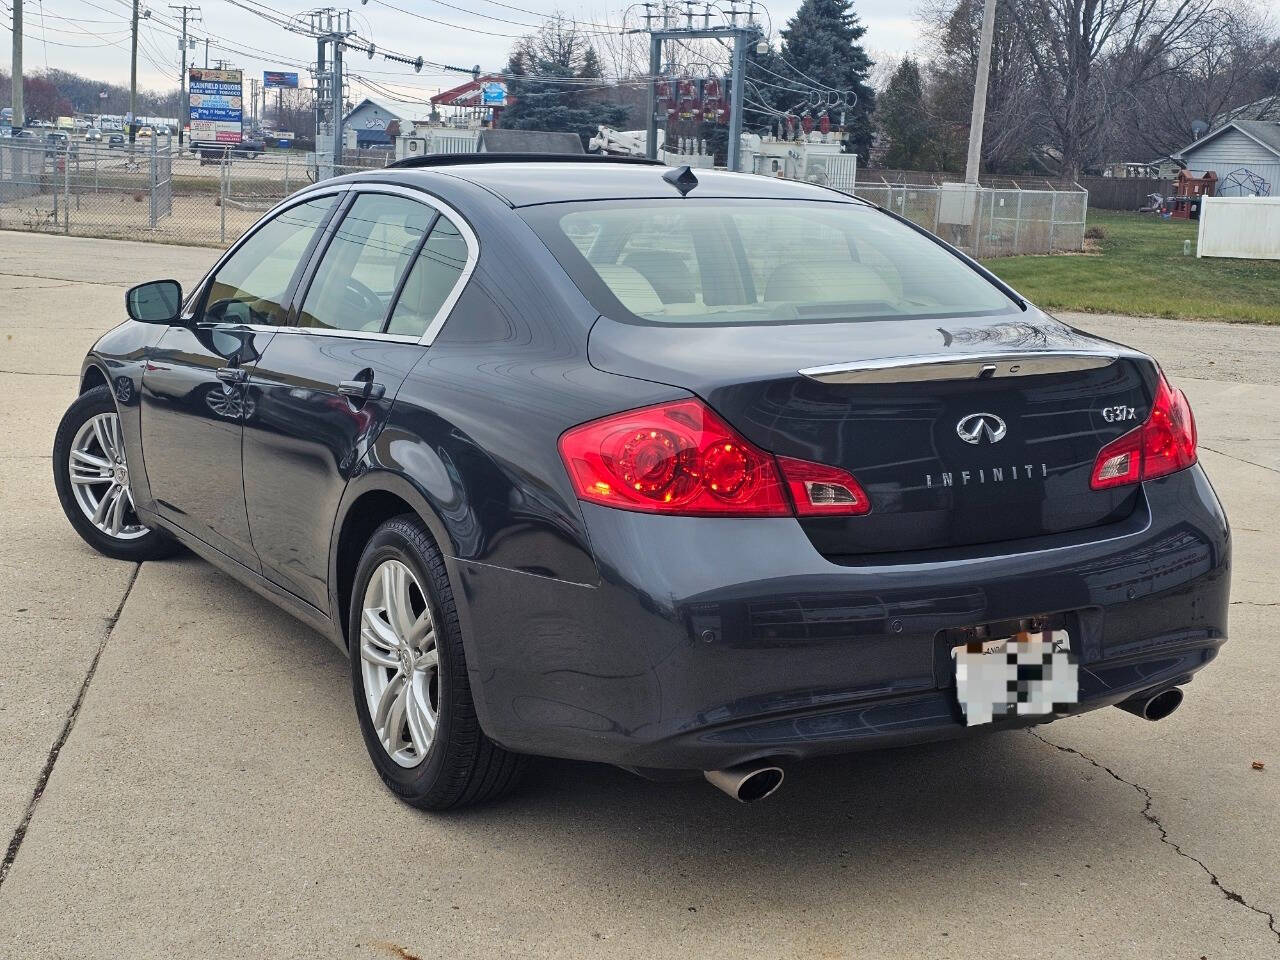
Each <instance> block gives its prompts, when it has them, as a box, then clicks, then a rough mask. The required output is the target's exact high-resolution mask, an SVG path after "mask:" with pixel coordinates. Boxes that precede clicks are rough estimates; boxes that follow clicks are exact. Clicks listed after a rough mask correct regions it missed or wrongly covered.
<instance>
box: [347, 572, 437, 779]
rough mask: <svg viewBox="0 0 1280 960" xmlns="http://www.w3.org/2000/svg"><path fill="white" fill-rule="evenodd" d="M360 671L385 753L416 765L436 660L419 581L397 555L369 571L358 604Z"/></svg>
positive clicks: (425, 736) (422, 751)
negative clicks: (362, 594)
mask: <svg viewBox="0 0 1280 960" xmlns="http://www.w3.org/2000/svg"><path fill="white" fill-rule="evenodd" d="M359 643H360V650H359V656H360V659H361V664H360V675H361V678H362V680H363V683H364V695H365V703H366V704H367V706H368V708H369V718H370V720H371V721H372V722H373V729H374V732H375V733H376V734H377V737H378V740H379V742H380V743H381V744H382V747H383V749H385V750H386V751H387V755H388V756H389V757H391V759H392V760H394V761H395V762H396V763H397V764H399V765H400V766H402V767H416V766H417V765H418V764H420V763H422V761H423V760H425V759H426V757H427V753H428V752H429V751H430V749H431V744H432V743H433V742H434V741H435V736H436V728H437V726H438V724H439V709H440V659H439V652H438V651H437V649H436V632H435V622H434V621H433V620H432V618H431V606H430V604H428V603H427V598H426V594H425V593H424V592H423V589H422V585H421V584H420V583H419V582H418V579H417V577H415V576H414V574H413V571H412V570H410V569H409V567H408V566H407V565H405V564H404V563H402V562H401V561H399V560H385V561H383V562H382V563H381V564H379V565H378V567H377V568H376V569H375V570H374V571H373V575H372V576H371V577H370V578H369V583H368V585H367V586H366V587H365V591H364V600H363V602H362V603H361V609H360V638H359Z"/></svg>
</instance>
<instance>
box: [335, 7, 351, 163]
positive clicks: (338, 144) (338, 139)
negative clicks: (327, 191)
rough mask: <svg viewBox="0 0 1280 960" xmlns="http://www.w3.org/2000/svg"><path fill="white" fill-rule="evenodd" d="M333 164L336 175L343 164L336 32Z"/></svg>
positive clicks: (339, 50)
mask: <svg viewBox="0 0 1280 960" xmlns="http://www.w3.org/2000/svg"><path fill="white" fill-rule="evenodd" d="M347 16H348V17H349V16H350V14H349V13H348V14H347ZM333 165H334V175H335V176H336V175H337V173H338V169H337V168H338V167H340V166H342V39H341V38H339V37H338V36H337V35H336V34H335V35H334V41H333Z"/></svg>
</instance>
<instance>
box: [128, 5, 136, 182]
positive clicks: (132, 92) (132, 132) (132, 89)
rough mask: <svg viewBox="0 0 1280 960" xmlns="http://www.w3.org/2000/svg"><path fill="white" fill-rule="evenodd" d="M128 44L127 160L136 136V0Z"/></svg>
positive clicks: (130, 155) (130, 158) (131, 155)
mask: <svg viewBox="0 0 1280 960" xmlns="http://www.w3.org/2000/svg"><path fill="white" fill-rule="evenodd" d="M131 37H132V39H131V42H130V44H129V160H130V161H131V162H132V160H133V151H134V145H135V141H136V140H137V136H138V0H133V33H132V35H131Z"/></svg>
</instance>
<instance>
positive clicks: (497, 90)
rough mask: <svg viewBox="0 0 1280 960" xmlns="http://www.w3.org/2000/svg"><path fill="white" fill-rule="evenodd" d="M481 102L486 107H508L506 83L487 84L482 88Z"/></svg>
mask: <svg viewBox="0 0 1280 960" xmlns="http://www.w3.org/2000/svg"><path fill="white" fill-rule="evenodd" d="M480 102H481V103H482V104H484V106H486V107H505V106H506V105H507V85H506V84H505V83H497V82H494V83H486V84H485V85H484V86H483V87H481V88H480Z"/></svg>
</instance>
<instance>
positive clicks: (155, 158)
mask: <svg viewBox="0 0 1280 960" xmlns="http://www.w3.org/2000/svg"><path fill="white" fill-rule="evenodd" d="M150 182H151V190H150V193H151V211H150V220H151V226H152V227H154V226H155V225H156V224H157V223H158V222H159V221H160V219H161V218H162V217H168V216H170V215H171V214H172V213H173V137H172V136H171V135H161V134H158V133H157V134H155V135H154V136H152V138H151V176H150Z"/></svg>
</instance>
